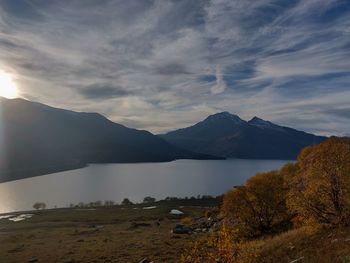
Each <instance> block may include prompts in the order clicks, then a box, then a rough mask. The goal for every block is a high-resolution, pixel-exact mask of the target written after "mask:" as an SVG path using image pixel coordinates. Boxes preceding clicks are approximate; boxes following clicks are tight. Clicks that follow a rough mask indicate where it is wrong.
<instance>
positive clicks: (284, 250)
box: [242, 227, 350, 263]
mask: <svg viewBox="0 0 350 263" xmlns="http://www.w3.org/2000/svg"><path fill="white" fill-rule="evenodd" d="M242 248H243V249H242V250H243V251H245V252H243V255H242V257H243V258H244V253H247V254H248V253H255V258H256V259H255V261H254V262H266V263H268V262H280V263H283V262H295V263H296V262H308V263H338V262H339V263H346V262H350V228H349V227H347V228H345V227H344V228H329V227H315V228H311V227H302V228H299V229H294V230H290V231H288V232H285V233H282V234H279V235H276V236H274V237H269V238H264V239H260V240H254V241H250V242H247V243H245V244H243V246H242Z"/></svg>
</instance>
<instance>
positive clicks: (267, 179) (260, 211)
mask: <svg viewBox="0 0 350 263" xmlns="http://www.w3.org/2000/svg"><path fill="white" fill-rule="evenodd" d="M286 194H287V190H286V188H285V186H284V180H283V176H282V175H281V174H280V173H278V172H268V173H259V174H257V175H255V176H254V177H252V178H250V179H249V180H248V181H247V182H246V184H245V185H244V186H238V187H236V188H235V189H233V190H231V191H230V192H228V193H227V194H226V195H225V197H224V203H223V206H222V209H221V212H222V215H223V216H224V218H225V221H226V222H229V223H230V224H232V225H236V226H237V227H238V228H239V229H240V232H241V234H242V235H243V236H245V237H254V236H259V235H262V234H266V233H271V232H276V231H278V230H279V229H280V228H281V227H282V226H284V225H285V224H287V223H288V222H289V218H290V216H289V214H288V211H287V208H286Z"/></svg>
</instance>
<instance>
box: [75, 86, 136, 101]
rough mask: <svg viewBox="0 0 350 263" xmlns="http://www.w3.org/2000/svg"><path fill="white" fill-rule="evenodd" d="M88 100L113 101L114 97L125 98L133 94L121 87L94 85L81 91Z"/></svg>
mask: <svg viewBox="0 0 350 263" xmlns="http://www.w3.org/2000/svg"><path fill="white" fill-rule="evenodd" d="M80 94H82V95H83V96H84V97H85V98H86V99H111V98H114V97H123V96H126V95H130V94H131V93H130V92H129V91H128V90H126V89H123V88H122V87H119V86H111V85H109V84H102V83H99V84H93V85H90V86H87V87H86V88H83V89H81V90H80Z"/></svg>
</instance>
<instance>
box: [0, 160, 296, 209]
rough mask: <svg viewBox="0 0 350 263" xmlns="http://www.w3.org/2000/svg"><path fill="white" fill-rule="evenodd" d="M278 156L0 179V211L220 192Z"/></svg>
mask: <svg viewBox="0 0 350 263" xmlns="http://www.w3.org/2000/svg"><path fill="white" fill-rule="evenodd" d="M287 162H290V161H281V160H241V159H228V160H206V161H199V160H177V161H173V162H168V163H136V164H135V163H133V164H91V165H89V166H87V167H85V168H82V169H77V170H71V171H65V172H60V173H55V174H49V175H43V176H38V177H32V178H28V179H22V180H17V181H12V182H6V183H2V184H0V213H5V212H12V211H22V210H31V209H32V205H33V204H34V203H35V202H38V201H40V202H45V203H46V205H47V207H48V208H53V207H55V206H56V207H67V206H69V204H70V203H73V204H78V203H79V202H85V203H87V202H93V201H98V200H101V201H105V200H114V201H116V202H119V203H120V202H121V200H122V199H123V198H125V197H127V198H129V199H130V200H131V201H133V202H139V201H141V200H142V199H143V198H144V197H145V196H152V197H155V198H157V199H160V198H165V197H167V196H176V197H185V196H188V197H191V196H197V195H213V196H216V195H220V194H223V193H225V192H226V191H227V190H229V189H231V188H232V186H234V185H240V184H243V183H244V182H245V181H246V180H247V179H248V178H249V177H251V176H253V175H254V174H255V173H257V172H263V171H270V170H276V169H278V168H280V167H281V166H282V165H283V164H285V163H287Z"/></svg>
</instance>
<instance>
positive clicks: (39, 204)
mask: <svg viewBox="0 0 350 263" xmlns="http://www.w3.org/2000/svg"><path fill="white" fill-rule="evenodd" d="M33 208H34V209H35V210H39V209H45V208H46V204H45V203H43V202H36V203H35V204H34V205H33Z"/></svg>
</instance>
